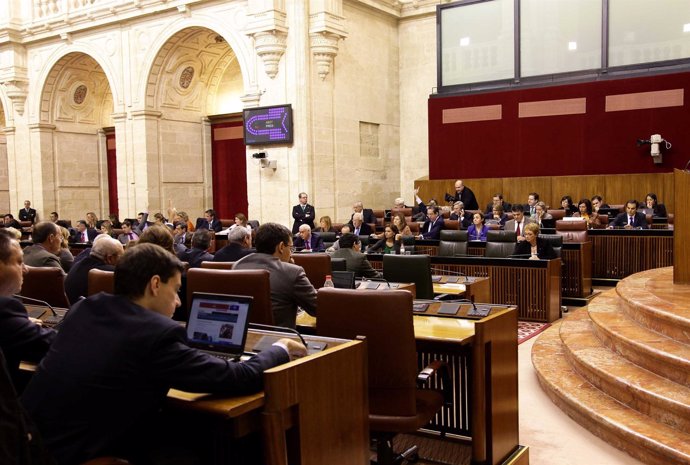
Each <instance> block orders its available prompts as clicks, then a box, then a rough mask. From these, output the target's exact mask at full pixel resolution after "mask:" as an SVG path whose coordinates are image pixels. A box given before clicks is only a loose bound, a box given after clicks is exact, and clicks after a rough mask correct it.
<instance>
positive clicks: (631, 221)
mask: <svg viewBox="0 0 690 465" xmlns="http://www.w3.org/2000/svg"><path fill="white" fill-rule="evenodd" d="M628 224H629V225H630V226H632V225H633V217H632V216H631V217H630V222H629V223H628Z"/></svg>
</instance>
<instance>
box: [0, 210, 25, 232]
mask: <svg viewBox="0 0 690 465" xmlns="http://www.w3.org/2000/svg"><path fill="white" fill-rule="evenodd" d="M2 225H3V227H5V228H14V229H16V230H18V231H20V232H21V230H22V225H21V224H19V221H17V220H15V219H14V215H12V213H7V214H6V215H5V216H4V217H3V218H2Z"/></svg>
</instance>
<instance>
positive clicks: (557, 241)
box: [539, 234, 563, 258]
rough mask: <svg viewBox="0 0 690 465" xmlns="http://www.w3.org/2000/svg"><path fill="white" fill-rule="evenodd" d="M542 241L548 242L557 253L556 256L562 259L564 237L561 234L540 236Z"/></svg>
mask: <svg viewBox="0 0 690 465" xmlns="http://www.w3.org/2000/svg"><path fill="white" fill-rule="evenodd" d="M539 237H540V238H542V240H545V241H547V242H548V243H550V244H551V247H553V251H554V252H556V256H557V257H558V258H561V249H562V248H563V236H561V235H560V234H539Z"/></svg>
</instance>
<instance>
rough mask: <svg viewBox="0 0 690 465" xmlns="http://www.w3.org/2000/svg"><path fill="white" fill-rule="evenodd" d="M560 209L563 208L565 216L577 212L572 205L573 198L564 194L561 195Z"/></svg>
mask: <svg viewBox="0 0 690 465" xmlns="http://www.w3.org/2000/svg"><path fill="white" fill-rule="evenodd" d="M561 210H565V216H566V217H569V216H573V213H577V207H576V206H575V205H573V199H572V197H570V196H569V195H564V196H563V197H561Z"/></svg>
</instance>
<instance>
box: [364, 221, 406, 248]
mask: <svg viewBox="0 0 690 465" xmlns="http://www.w3.org/2000/svg"><path fill="white" fill-rule="evenodd" d="M383 236H384V237H382V238H381V239H380V240H379V241H378V242H376V244H374V245H372V246H371V247H369V253H382V254H388V253H393V254H399V253H400V242H401V241H402V234H400V231H399V230H398V227H397V226H396V225H394V224H389V225H388V226H386V228H385V229H384V230H383Z"/></svg>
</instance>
